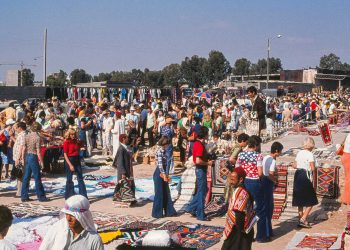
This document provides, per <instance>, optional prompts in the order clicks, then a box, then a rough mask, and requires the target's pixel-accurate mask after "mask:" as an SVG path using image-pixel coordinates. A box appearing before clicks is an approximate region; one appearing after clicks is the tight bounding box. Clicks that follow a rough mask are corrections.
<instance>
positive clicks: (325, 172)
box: [315, 166, 339, 199]
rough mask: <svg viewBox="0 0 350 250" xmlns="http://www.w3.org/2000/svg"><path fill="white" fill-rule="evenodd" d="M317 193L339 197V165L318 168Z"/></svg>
mask: <svg viewBox="0 0 350 250" xmlns="http://www.w3.org/2000/svg"><path fill="white" fill-rule="evenodd" d="M315 185H316V194H317V195H318V196H320V197H327V198H333V199H334V198H337V197H338V193H339V192H338V189H339V167H337V166H334V167H330V168H316V183H315Z"/></svg>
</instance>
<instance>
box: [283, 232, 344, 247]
mask: <svg viewBox="0 0 350 250" xmlns="http://www.w3.org/2000/svg"><path fill="white" fill-rule="evenodd" d="M341 238H342V237H341V235H338V234H318V233H314V234H306V233H303V232H297V233H296V234H295V235H294V237H293V238H292V240H291V241H290V242H289V243H288V245H287V246H286V248H285V250H297V249H299V250H300V249H334V250H335V249H341Z"/></svg>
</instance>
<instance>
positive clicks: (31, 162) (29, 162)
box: [21, 154, 46, 201]
mask: <svg viewBox="0 0 350 250" xmlns="http://www.w3.org/2000/svg"><path fill="white" fill-rule="evenodd" d="M32 173H33V177H34V180H35V192H36V195H37V197H38V200H39V201H40V200H43V199H46V196H45V191H44V186H43V183H42V182H41V174H40V166H39V161H38V156H37V155H36V154H26V156H25V169H24V176H23V183H22V191H21V199H22V200H27V199H29V194H28V192H29V182H30V178H31V176H32Z"/></svg>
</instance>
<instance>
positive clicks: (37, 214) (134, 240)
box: [6, 203, 223, 249]
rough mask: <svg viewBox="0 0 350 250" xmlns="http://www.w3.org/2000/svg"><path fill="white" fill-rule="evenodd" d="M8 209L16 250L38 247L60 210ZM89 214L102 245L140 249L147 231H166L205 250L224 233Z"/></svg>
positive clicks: (187, 244) (12, 206) (22, 205)
mask: <svg viewBox="0 0 350 250" xmlns="http://www.w3.org/2000/svg"><path fill="white" fill-rule="evenodd" d="M8 207H9V208H10V209H11V210H12V211H13V215H14V216H15V219H14V221H13V225H12V226H11V228H10V230H9V233H8V235H7V236H6V237H7V238H6V239H7V240H9V241H10V242H11V243H13V244H15V245H16V246H17V247H19V246H20V245H21V244H25V246H27V245H34V246H35V245H39V244H40V241H41V239H42V238H44V237H45V235H46V232H47V231H48V229H49V227H50V226H51V225H53V224H54V223H55V222H57V221H58V217H59V212H60V210H61V208H59V207H49V206H42V205H35V204H31V203H14V204H10V205H9V206H8ZM92 214H93V220H94V223H95V225H96V226H97V231H98V233H99V234H100V236H101V238H102V240H103V243H104V244H108V243H110V242H112V241H116V242H118V244H127V245H130V246H139V245H140V244H142V239H143V237H144V236H145V235H146V234H147V232H149V231H151V230H168V231H169V232H170V233H171V235H178V237H179V242H180V243H182V244H181V246H182V247H191V248H195V249H206V248H209V247H211V246H212V245H215V244H216V243H218V242H219V241H220V239H221V236H222V232H223V228H222V227H215V226H206V225H199V224H189V223H183V222H174V221H165V220H164V218H161V219H156V220H155V219H154V218H146V217H138V216H133V215H115V214H113V215H112V214H106V213H100V212H92ZM24 222H25V223H26V224H25V223H24ZM21 249H30V248H21ZM35 249H37V248H35Z"/></svg>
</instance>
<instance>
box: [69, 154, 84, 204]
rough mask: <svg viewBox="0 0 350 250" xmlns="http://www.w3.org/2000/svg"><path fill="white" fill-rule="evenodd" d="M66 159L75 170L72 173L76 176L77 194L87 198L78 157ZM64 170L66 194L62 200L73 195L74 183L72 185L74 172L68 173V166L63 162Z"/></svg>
mask: <svg viewBox="0 0 350 250" xmlns="http://www.w3.org/2000/svg"><path fill="white" fill-rule="evenodd" d="M68 158H69V160H70V162H71V163H72V164H73V166H74V170H75V171H74V172H75V173H76V174H77V180H78V188H79V194H80V195H83V196H85V197H86V198H87V193H86V187H85V183H84V179H83V171H82V169H81V165H80V157H79V156H70V157H68ZM64 170H65V172H66V175H67V181H66V192H65V194H64V198H65V199H66V200H67V199H68V198H69V197H71V196H73V195H75V191H74V183H73V174H74V172H72V171H70V169H69V166H68V164H67V162H66V161H64Z"/></svg>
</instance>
